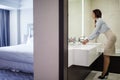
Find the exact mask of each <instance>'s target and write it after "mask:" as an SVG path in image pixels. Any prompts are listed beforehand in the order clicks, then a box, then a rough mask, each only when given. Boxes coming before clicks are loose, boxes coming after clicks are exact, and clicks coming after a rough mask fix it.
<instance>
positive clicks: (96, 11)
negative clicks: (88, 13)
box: [93, 9, 102, 27]
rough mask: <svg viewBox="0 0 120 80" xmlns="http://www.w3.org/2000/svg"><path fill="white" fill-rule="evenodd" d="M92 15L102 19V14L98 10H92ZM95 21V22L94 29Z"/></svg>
mask: <svg viewBox="0 0 120 80" xmlns="http://www.w3.org/2000/svg"><path fill="white" fill-rule="evenodd" d="M93 13H94V14H95V17H96V18H101V17H102V12H101V11H100V10H99V9H94V10H93ZM96 22H97V21H96V20H95V27H96Z"/></svg>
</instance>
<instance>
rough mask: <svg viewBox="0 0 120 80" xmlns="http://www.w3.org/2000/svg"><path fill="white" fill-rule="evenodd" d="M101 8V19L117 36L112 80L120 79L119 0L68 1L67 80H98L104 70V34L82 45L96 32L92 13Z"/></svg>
mask: <svg viewBox="0 0 120 80" xmlns="http://www.w3.org/2000/svg"><path fill="white" fill-rule="evenodd" d="M94 9H100V10H101V12H102V14H103V15H102V19H103V20H104V21H105V22H106V23H107V25H108V26H109V27H110V28H111V30H112V31H113V32H114V34H115V35H116V37H117V41H116V44H115V46H116V51H115V53H116V54H115V55H114V56H111V57H110V58H111V62H110V74H111V75H112V74H113V75H114V76H110V77H109V79H116V80H117V79H118V78H119V77H118V76H120V75H119V73H120V69H119V67H120V64H119V62H120V36H119V34H120V31H119V29H120V27H119V26H120V22H119V19H120V0H68V15H69V16H68V29H69V30H68V80H88V79H89V78H91V80H93V79H95V80H97V77H98V76H99V75H100V73H101V71H102V70H103V49H104V44H105V42H106V37H105V36H104V35H103V34H101V35H99V37H97V38H96V39H95V40H91V41H90V42H89V43H88V44H87V45H82V43H81V42H82V41H83V39H86V38H87V37H88V36H89V35H90V33H92V31H93V30H94V26H95V25H94V20H93V19H92V10H94Z"/></svg>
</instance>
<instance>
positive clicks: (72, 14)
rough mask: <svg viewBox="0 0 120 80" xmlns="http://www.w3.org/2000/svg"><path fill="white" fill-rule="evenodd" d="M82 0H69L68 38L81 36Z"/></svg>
mask: <svg viewBox="0 0 120 80" xmlns="http://www.w3.org/2000/svg"><path fill="white" fill-rule="evenodd" d="M81 3H82V0H69V7H68V9H69V12H68V14H69V19H68V22H69V24H68V25H69V28H68V29H69V38H70V37H76V38H78V37H80V36H82V30H81V26H82V25H81V24H82V18H81V17H82V10H81V9H82V5H81Z"/></svg>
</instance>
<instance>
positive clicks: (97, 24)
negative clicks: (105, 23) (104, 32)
mask: <svg viewBox="0 0 120 80" xmlns="http://www.w3.org/2000/svg"><path fill="white" fill-rule="evenodd" d="M101 25H102V21H101V20H98V22H97V23H96V27H95V29H94V31H93V32H92V33H91V34H90V35H89V36H88V40H93V39H94V38H96V37H97V36H99V34H100V33H99V30H100V28H101Z"/></svg>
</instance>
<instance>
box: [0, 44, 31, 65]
mask: <svg viewBox="0 0 120 80" xmlns="http://www.w3.org/2000/svg"><path fill="white" fill-rule="evenodd" d="M0 59H4V60H8V61H15V62H24V63H33V46H30V45H27V44H20V45H16V46H8V47H1V48H0Z"/></svg>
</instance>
